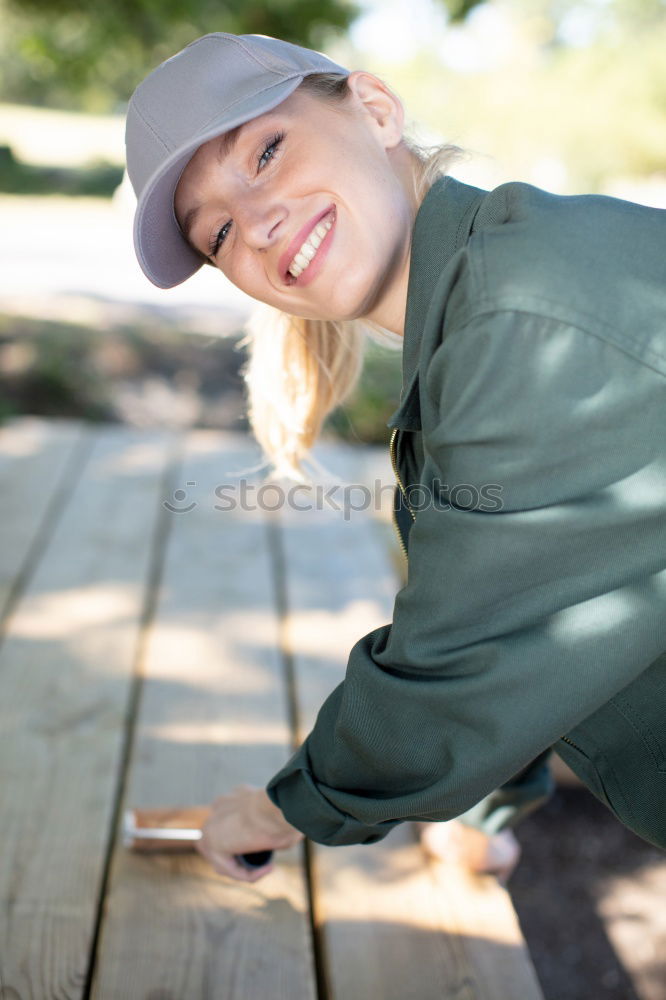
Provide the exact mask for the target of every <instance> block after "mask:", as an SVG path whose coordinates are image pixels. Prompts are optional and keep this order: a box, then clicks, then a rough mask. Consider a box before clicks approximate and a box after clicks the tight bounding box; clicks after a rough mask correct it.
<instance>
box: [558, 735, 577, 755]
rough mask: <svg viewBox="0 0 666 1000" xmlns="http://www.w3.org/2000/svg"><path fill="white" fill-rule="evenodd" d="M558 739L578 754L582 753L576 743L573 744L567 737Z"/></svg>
mask: <svg viewBox="0 0 666 1000" xmlns="http://www.w3.org/2000/svg"><path fill="white" fill-rule="evenodd" d="M560 739H562V740H564V742H565V743H568V744H569V745H570V746H572V747H573V748H574V750H578V751H579V752H580V753H583V751H582V750H581V748H580V747H579V746H578V745H577V744H576V743H574V741H573V740H570V739H569V737H568V736H561V737H560Z"/></svg>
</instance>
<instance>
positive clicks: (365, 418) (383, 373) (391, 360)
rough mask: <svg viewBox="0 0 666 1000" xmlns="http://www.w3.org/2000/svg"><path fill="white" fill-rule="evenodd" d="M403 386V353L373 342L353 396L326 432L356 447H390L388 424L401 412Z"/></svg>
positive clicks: (326, 426)
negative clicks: (397, 411) (366, 445)
mask: <svg viewBox="0 0 666 1000" xmlns="http://www.w3.org/2000/svg"><path fill="white" fill-rule="evenodd" d="M401 386H402V351H393V350H387V349H386V348H382V347H380V346H379V345H377V344H374V343H372V342H370V343H369V344H368V346H367V349H366V355H365V364H364V366H363V372H362V375H361V378H360V380H359V383H358V385H357V387H356V389H355V390H354V392H353V394H352V395H351V396H350V398H349V399H348V400H347V402H346V403H344V404H343V405H342V406H341V407H339V408H338V409H337V410H334V411H333V413H332V414H331V415H330V416H329V417H328V420H327V421H326V424H325V429H326V430H330V431H333V433H334V434H336V435H337V436H338V437H340V438H342V439H343V440H345V441H350V442H352V443H354V444H386V443H387V442H388V440H389V436H390V432H389V429H388V428H387V426H386V421H387V420H388V418H389V417H390V416H391V414H392V413H393V412H394V411H395V410H397V408H398V405H399V403H400V389H401Z"/></svg>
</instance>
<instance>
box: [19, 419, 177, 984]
mask: <svg viewBox="0 0 666 1000" xmlns="http://www.w3.org/2000/svg"><path fill="white" fill-rule="evenodd" d="M45 434H48V432H47V431H45ZM170 441H171V435H170V434H167V433H163V432H158V431H152V432H149V431H146V432H137V431H132V430H127V429H125V428H122V427H117V426H113V425H111V426H107V427H104V428H99V429H98V430H96V431H95V433H94V446H93V448H92V451H91V453H90V456H89V460H88V462H87V464H86V466H85V468H84V469H83V473H82V475H81V477H80V479H79V480H78V482H76V483H75V484H74V486H73V489H72V491H71V493H70V495H69V498H68V502H67V505H66V507H65V509H64V511H63V512H62V514H61V516H60V517H59V519H58V523H57V525H56V527H55V530H54V531H53V533H52V534H51V536H50V537H49V539H48V542H47V544H46V545H45V546H44V548H43V550H42V551H41V553H40V559H39V562H38V564H37V566H36V568H35V571H34V573H33V575H32V577H31V579H30V581H29V584H28V586H27V588H26V590H25V592H24V593H23V595H22V597H21V600H20V602H19V603H18V605H17V607H16V608H15V611H14V613H13V615H12V617H11V619H10V622H9V625H8V628H7V633H6V637H5V640H4V643H3V645H2V648H1V649H0V815H1V816H2V834H3V836H2V853H1V855H0V970H1V985H2V990H0V993H1V994H2V996H5V997H31V998H32V1000H42V998H43V1000H47V998H48V1000H51V998H53V997H67V998H69V1000H76V998H79V997H82V996H83V993H84V987H85V980H86V973H87V968H88V961H89V953H90V947H91V942H92V939H93V932H94V927H95V920H96V911H97V902H98V895H99V892H100V884H101V880H102V876H103V870H104V863H105V854H106V846H107V841H108V838H109V831H110V823H111V818H112V812H113V801H114V792H115V787H116V782H117V779H118V768H119V764H120V761H121V757H122V749H123V739H124V729H125V714H126V711H127V704H128V694H129V691H130V686H131V679H132V666H133V662H134V657H135V652H136V644H137V638H138V635H139V629H140V619H141V614H142V607H143V599H144V594H145V589H146V579H147V576H148V571H149V567H150V560H151V555H152V542H153V538H152V528H153V524H154V520H155V514H156V510H157V506H158V502H159V495H160V492H161V478H162V474H163V471H164V467H165V463H166V461H167V459H168V453H169V447H170Z"/></svg>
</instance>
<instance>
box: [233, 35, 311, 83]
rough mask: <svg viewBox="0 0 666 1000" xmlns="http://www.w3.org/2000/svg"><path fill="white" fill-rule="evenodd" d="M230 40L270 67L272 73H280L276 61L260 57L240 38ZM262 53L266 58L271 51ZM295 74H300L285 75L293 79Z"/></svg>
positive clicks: (258, 61) (263, 64)
mask: <svg viewBox="0 0 666 1000" xmlns="http://www.w3.org/2000/svg"><path fill="white" fill-rule="evenodd" d="M223 37H227V36H223ZM229 41H231V42H233V43H234V44H235V45H238V46H239V47H240V48H241V49H242V50H243V51H244V52H245V53H246V55H248V56H249V57H250V59H254V61H255V62H257V63H259V65H260V66H263V67H264V69H268V70H270V71H271V72H272V73H280V72H281V71H280V69H279V68H278V66H277V64H276V63H273V64H271V63H267V62H264V61H263V60H262V59H260V58H259V56H258V55H257V54H256V53H255V52H252V50H251V49H249V48H248V47H247V45H245V43H244V42H243V41H241V39H240V38H233V37H232V38H230V39H229ZM262 55H263V56H264V59H265V58H266V56H267V55H269V53H262ZM269 57H270V55H269ZM282 72H284V70H282ZM294 75H298V74H292V75H291V76H289V77H285V79H292V78H293V76H294Z"/></svg>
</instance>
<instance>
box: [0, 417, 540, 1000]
mask: <svg viewBox="0 0 666 1000" xmlns="http://www.w3.org/2000/svg"><path fill="white" fill-rule="evenodd" d="M316 454H317V455H318V456H319V458H320V460H322V461H323V462H325V463H327V465H328V466H329V467H330V468H331V469H332V470H333V471H334V472H336V473H337V474H338V475H341V476H342V477H343V479H344V480H345V481H346V482H347V483H364V482H365V483H368V484H372V482H373V480H374V479H378V480H379V481H380V484H381V487H382V488H383V494H384V502H385V504H386V502H388V503H389V504H390V494H391V487H392V483H393V477H392V475H391V473H390V466H389V464H388V457H387V454H386V451H385V450H384V449H379V450H377V449H368V450H366V449H353V448H349V447H343V446H335V445H322V446H321V447H320V448H319V449H318V450H317V452H316ZM257 459H258V450H257V448H256V446H255V445H254V444H253V443H252V442H251V441H250V440H249V439H248V438H246V437H245V436H242V435H236V434H230V433H222V432H213V431H204V430H194V431H189V432H179V431H166V430H145V431H143V430H136V429H130V428H126V427H122V426H117V425H103V426H98V425H88V424H83V423H79V422H76V421H65V420H57V421H56V420H48V421H46V420H41V419H37V418H32V417H28V418H20V419H16V420H14V421H11V422H10V423H8V424H6V425H5V426H4V427H3V428H1V429H0V491H1V492H0V498H1V503H2V517H1V518H0V534H1V547H0V551H1V553H2V569H1V572H0V609H1V610H0V614H1V616H2V617H1V619H0V622H1V627H2V633H1V634H2V644H1V646H0V715H1V717H2V724H1V726H0V741H1V746H0V769H1V781H0V804H1V811H0V821H1V824H2V827H1V828H2V852H1V854H0V899H1V905H0V997H1V998H3V1000H9V998H12V1000H18V998H20V1000H28V998H30V1000H42V998H44V1000H47V998H48V1000H51V998H58V1000H61V998H62V1000H79V998H84V997H85V998H88V997H93V998H97V1000H116V998H117V1000H213V998H216V1000H314V998H315V997H318V998H320V1000H435V998H450V1000H454V998H455V1000H538V998H539V997H541V993H540V990H539V986H538V984H537V981H536V977H535V974H534V970H533V968H532V966H531V963H530V960H529V957H528V955H527V952H526V949H525V946H524V943H523V941H522V937H521V934H520V929H519V926H518V923H517V920H516V916H515V913H514V911H513V908H512V906H511V901H510V898H509V896H508V894H507V892H506V891H505V890H504V889H503V888H501V887H500V886H499V885H498V884H497V882H496V880H495V879H494V878H492V877H490V876H484V877H473V876H469V875H466V874H465V873H464V872H462V871H460V870H458V869H456V868H455V867H453V866H451V865H447V864H442V863H438V862H428V861H426V860H425V859H424V856H423V854H422V851H421V848H420V847H419V845H418V843H417V840H416V837H415V833H414V830H413V828H412V826H411V824H408V823H405V824H402V825H401V826H399V827H397V828H396V829H395V830H394V831H393V832H392V833H391V834H390V835H389V836H388V837H387V838H386V839H385V840H383V841H382V842H380V843H379V844H376V845H372V846H366V847H363V846H358V847H356V846H354V847H344V848H342V847H338V848H325V847H321V846H319V845H316V844H312V843H310V842H307V841H306V842H304V843H302V844H299V845H298V846H297V847H295V848H293V849H292V850H290V851H286V852H280V853H279V854H278V855H276V861H277V863H276V867H275V870H274V872H273V873H272V874H271V875H269V876H267V877H266V878H264V879H261V880H260V881H259V882H257V883H255V884H248V883H239V882H234V881H232V880H229V879H225V878H221V877H219V876H217V875H216V874H215V873H214V872H213V870H212V869H211V868H210V867H209V866H208V864H207V863H206V862H205V861H204V860H203V859H202V858H201V857H200V856H199V855H197V854H196V853H192V854H188V855H179V856H167V855H160V856H141V855H136V854H133V853H131V852H129V851H128V850H127V849H125V848H124V847H123V846H122V836H121V829H120V827H121V820H122V813H123V811H124V809H125V808H127V807H128V806H134V805H139V804H140V805H144V806H157V805H169V804H175V803H178V804H182V805H194V804H206V803H209V802H210V801H211V800H212V799H213V798H215V797H216V796H217V795H220V794H222V793H223V792H225V791H227V790H229V789H230V788H231V787H233V786H234V785H235V784H239V783H243V782H247V783H249V784H254V785H260V786H263V785H264V784H265V783H266V781H267V780H268V778H270V777H271V776H272V774H273V773H274V772H275V771H276V770H278V769H279V767H281V765H282V764H283V763H284V761H285V760H286V759H287V758H288V756H289V755H290V753H291V752H292V749H293V747H294V746H296V745H297V743H298V741H300V740H301V739H302V738H303V737H304V736H305V735H306V734H307V732H308V730H309V728H310V727H311V725H312V723H313V721H314V718H315V715H316V711H317V708H318V707H319V705H320V704H321V702H322V701H323V699H324V697H325V696H326V694H327V693H328V692H329V691H330V690H331V689H332V688H333V687H334V686H335V685H336V684H337V683H339V681H340V679H341V678H342V677H343V675H344V670H345V666H346V661H347V654H348V651H349V649H350V648H351V646H352V644H353V643H354V642H355V641H356V640H357V639H358V638H360V637H361V636H362V635H363V634H365V633H366V632H367V631H369V630H370V629H372V628H374V627H375V626H377V625H379V624H382V623H384V622H386V621H390V617H391V611H392V602H393V597H394V595H395V592H396V589H397V587H398V582H397V575H396V569H395V565H394V562H393V561H392V557H391V555H390V553H389V545H388V544H387V539H388V537H389V529H388V528H387V526H386V524H385V523H383V522H382V521H381V520H379V519H378V518H377V516H373V512H372V510H365V511H360V512H355V513H350V511H349V510H347V511H346V512H345V509H344V506H343V505H342V502H341V501H342V496H343V494H342V493H341V492H338V494H337V502H338V503H339V504H340V506H341V508H342V509H341V510H338V511H337V512H336V511H334V510H332V509H331V508H330V506H329V507H327V506H326V505H325V504H322V503H317V502H314V503H313V504H312V506H313V508H314V509H312V510H300V511H298V510H294V509H293V506H292V507H289V506H284V505H283V506H282V508H281V509H276V510H273V511H268V510H267V509H266V508H268V507H277V506H278V503H279V501H280V496H279V494H278V493H277V492H276V491H275V490H273V493H272V494H271V493H270V492H269V491H267V490H266V491H264V494H263V495H262V497H261V498H260V497H259V496H258V494H257V486H258V484H259V482H260V480H258V478H257V476H256V475H248V476H247V477H246V478H247V479H248V482H249V483H254V487H253V489H254V492H252V491H251V490H249V489H248V491H246V496H245V501H244V502H241V495H240V483H241V479H242V478H243V472H244V471H245V470H247V469H248V468H249V467H251V466H253V465H256V464H257ZM355 495H356V497H357V499H356V500H354V499H353V497H354V496H355ZM348 496H349V497H350V498H352V503H354V504H355V505H356V506H360V500H361V498H362V494H361V492H360V489H357V490H356V493H355V494H354V491H351V490H350V491H349V493H348ZM260 500H261V501H262V502H261V503H260V502H259V501H260ZM294 500H295V502H296V503H297V504H298V505H299V506H301V507H305V506H306V505H307V496H306V494H305V493H303V492H301V493H299V494H297V495H295V496H294ZM315 500H316V498H315ZM311 502H312V501H311ZM253 504H254V508H255V509H251V508H252V506H253ZM318 506H319V507H321V508H322V509H317V507H318ZM230 507H231V508H233V509H225V508H230Z"/></svg>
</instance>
